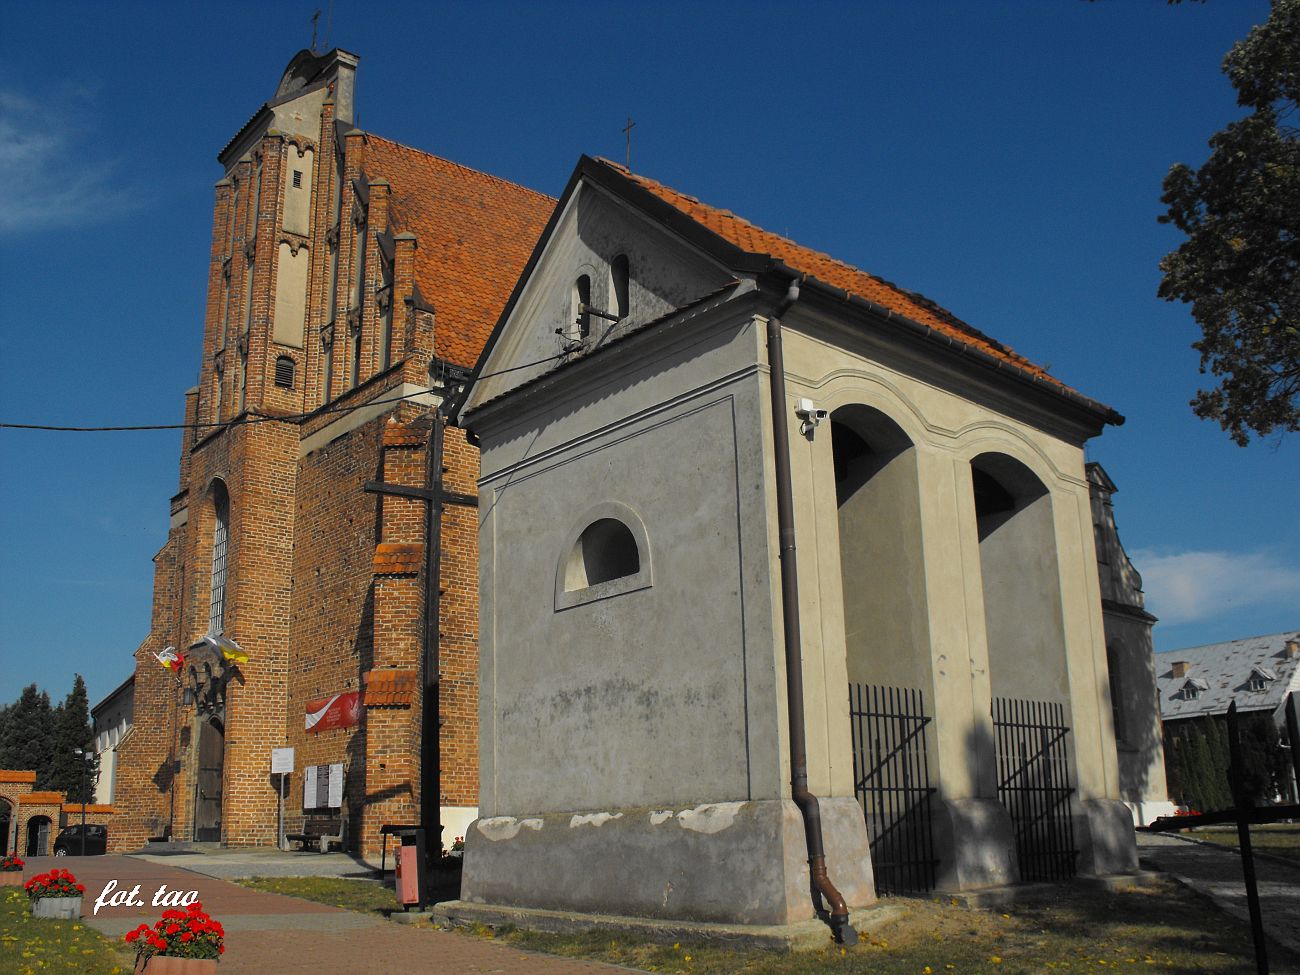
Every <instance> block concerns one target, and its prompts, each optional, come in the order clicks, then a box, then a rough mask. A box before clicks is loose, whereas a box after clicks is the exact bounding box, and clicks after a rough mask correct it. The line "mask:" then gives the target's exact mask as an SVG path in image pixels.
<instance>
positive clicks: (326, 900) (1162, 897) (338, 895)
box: [246, 877, 1300, 975]
mask: <svg viewBox="0 0 1300 975" xmlns="http://www.w3.org/2000/svg"><path fill="white" fill-rule="evenodd" d="M246 883H248V885H249V886H255V887H257V888H258V889H260V890H273V891H275V892H276V893H282V894H291V895H293V896H297V897H305V898H306V899H308V900H314V901H319V902H320V903H323V904H333V905H337V906H341V907H348V908H350V909H353V910H361V911H374V910H380V911H388V910H391V909H392V905H393V901H392V897H393V893H392V890H391V889H389V888H386V887H382V888H381V887H380V886H379V885H378V884H373V883H371V884H367V883H364V882H359V881H355V880H345V879H327V878H296V877H286V878H275V879H261V880H256V881H251V882H249V881H246ZM892 903H894V904H902V905H905V906H906V909H907V912H906V915H905V916H904V917H903V918H901V919H900V920H898V921H895V922H893V923H891V924H889V925H887V926H886V927H884V928H882V929H881V930H880V931H878V932H877V933H875V934H874V935H870V936H867V937H864V938H863V941H862V943H861V944H859V945H857V946H856V947H853V948H840V947H839V946H835V945H828V946H827V947H826V948H824V949H821V950H818V951H811V952H794V953H788V954H781V953H776V952H771V951H762V950H737V949H735V948H723V947H715V946H711V945H707V944H696V943H689V944H688V943H679V944H676V945H660V944H653V943H650V942H646V941H643V940H640V939H638V938H637V937H636V936H634V935H626V936H617V935H611V934H608V933H606V934H591V935H579V936H575V935H545V934H533V933H529V932H525V931H517V930H510V929H506V930H502V931H492V930H490V929H487V928H479V929H477V930H476V931H474V932H470V933H472V934H477V935H478V936H480V937H487V938H493V939H495V940H498V941H504V942H506V943H507V944H510V945H513V946H515V947H518V948H521V949H528V950H533V951H540V952H546V953H548V954H553V955H563V956H567V957H572V958H584V959H590V960H593V961H604V962H609V963H611V964H615V965H622V966H625V967H628V968H635V969H641V970H642V971H648V972H664V973H674V975H676V973H681V975H724V973H726V975H732V973H742V975H857V973H861V975H867V973H876V975H1010V973H1018V975H1043V973H1056V972H1067V973H1081V972H1090V973H1105V972H1113V971H1122V972H1135V973H1136V972H1144V973H1162V975H1171V973H1178V975H1251V973H1253V972H1254V961H1253V958H1254V956H1253V953H1252V949H1251V946H1250V941H1249V936H1248V934H1247V933H1246V932H1245V931H1244V930H1243V926H1242V925H1240V924H1237V923H1236V922H1230V921H1228V920H1227V919H1226V918H1225V917H1224V916H1223V915H1221V914H1219V913H1218V912H1217V911H1216V910H1215V909H1214V908H1213V907H1211V906H1210V905H1209V904H1208V903H1207V902H1205V901H1202V900H1200V899H1198V898H1196V897H1194V896H1193V895H1191V894H1189V893H1187V892H1186V891H1184V890H1183V889H1182V888H1180V887H1178V886H1176V885H1175V884H1172V883H1158V884H1154V885H1152V886H1150V887H1147V888H1144V889H1142V890H1136V891H1125V892H1121V893H1102V892H1098V891H1093V890H1086V889H1083V888H1081V887H1078V886H1065V887H1060V888H1057V889H1055V890H1054V892H1053V895H1052V896H1050V897H1048V898H1044V899H1041V900H1040V901H1039V902H1037V903H1032V904H1022V905H1019V906H1017V907H1015V908H1013V909H1011V910H1007V911H983V910H972V909H968V908H963V907H957V906H955V905H953V904H949V903H941V902H938V901H929V900H922V899H898V900H894V901H892ZM1279 954H1280V953H1279V952H1278V951H1274V952H1273V953H1272V957H1271V958H1270V960H1271V961H1272V963H1273V965H1272V967H1273V972H1274V975H1284V973H1291V975H1300V964H1297V961H1298V960H1297V959H1294V958H1285V957H1277V956H1278V955H1279Z"/></svg>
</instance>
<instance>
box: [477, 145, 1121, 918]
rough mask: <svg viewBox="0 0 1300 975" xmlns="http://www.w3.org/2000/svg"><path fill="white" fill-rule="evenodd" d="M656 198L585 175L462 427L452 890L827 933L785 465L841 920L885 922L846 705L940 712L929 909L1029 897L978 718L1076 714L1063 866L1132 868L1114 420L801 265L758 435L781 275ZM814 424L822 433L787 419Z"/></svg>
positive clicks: (546, 238)
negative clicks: (457, 883)
mask: <svg viewBox="0 0 1300 975" xmlns="http://www.w3.org/2000/svg"><path fill="white" fill-rule="evenodd" d="M665 199H668V200H669V203H670V204H671V202H672V198H669V197H667V195H666V194H662V195H659V196H656V195H655V194H653V193H647V192H645V190H644V187H643V186H642V185H639V184H637V183H636V182H635V178H633V177H631V176H630V175H629V174H627V173H626V172H625V171H623V170H621V169H620V168H619V167H615V166H613V165H611V164H608V163H605V162H603V161H597V160H588V159H584V160H583V161H582V162H581V163H580V165H579V167H578V170H577V171H576V172H575V174H574V177H573V179H572V180H571V182H570V184H569V187H568V189H567V190H566V192H565V194H564V196H563V197H562V199H561V201H560V204H559V206H558V208H557V211H556V214H555V216H554V217H553V219H552V222H551V225H550V226H549V227H548V229H547V231H546V232H545V233H544V234H543V236H542V239H541V241H540V242H539V244H538V248H537V250H536V251H535V253H534V257H533V260H532V262H531V263H530V265H529V267H528V268H527V269H526V271H525V274H524V277H523V278H522V279H521V281H520V283H519V285H518V286H517V288H516V291H515V294H514V296H513V297H512V299H511V302H510V304H509V305H508V306H507V309H506V312H505V314H504V315H503V317H502V320H501V322H500V324H499V325H498V328H497V331H496V332H495V333H494V335H493V337H492V339H491V340H490V341H489V343H488V346H487V348H486V350H485V352H484V354H483V357H482V358H481V359H480V361H479V365H478V367H477V369H476V372H475V379H474V382H473V384H472V387H471V389H470V390H469V392H468V395H467V397H466V398H465V400H464V401H463V403H462V406H461V410H460V420H461V422H462V424H463V425H465V426H467V427H468V428H469V429H470V430H471V431H472V432H473V433H474V435H475V436H476V437H477V438H478V439H479V441H480V443H481V449H482V461H481V463H482V467H481V480H480V509H479V510H480V518H481V530H480V593H481V595H480V598H481V606H480V621H481V622H480V660H481V664H480V676H481V684H480V702H481V703H480V769H481V789H480V815H481V817H482V818H481V819H480V820H479V821H478V822H477V823H476V824H474V826H472V827H471V828H470V830H469V832H468V833H467V835H466V855H465V865H464V880H463V887H462V897H463V898H464V899H465V900H468V901H472V902H479V903H489V904H501V905H514V906H527V907H538V908H556V909H567V910H579V911H593V912H594V911H600V912H603V913H624V914H630V915H640V916H650V917H666V918H682V919H691V920H717V921H739V922H745V923H767V924H773V923H775V924H781V923H790V922H795V921H799V920H802V919H805V918H808V917H811V916H813V910H814V908H813V900H812V898H810V896H809V880H808V877H809V874H808V865H807V855H808V854H807V847H806V845H805V836H804V831H803V826H802V823H801V820H800V816H799V813H798V810H797V809H796V807H795V805H794V803H793V801H792V800H791V795H792V793H791V784H790V756H789V750H788V745H789V737H788V736H789V725H788V721H789V716H788V714H787V706H786V693H785V670H784V667H785V664H784V653H785V648H784V643H783V638H782V610H781V606H782V603H781V589H780V571H779V566H780V557H781V546H780V544H779V539H778V536H777V522H776V509H777V489H778V486H777V483H776V479H775V476H774V473H773V456H774V452H775V451H778V450H780V451H787V452H788V453H789V455H790V458H791V464H792V470H793V484H792V498H793V502H794V516H795V525H796V531H797V549H796V556H795V557H796V558H797V566H798V573H799V580H800V585H799V592H798V600H799V609H800V615H801V620H802V625H801V639H802V649H803V680H804V685H805V695H804V705H805V709H806V714H807V720H806V731H807V748H808V773H809V784H810V787H811V789H812V791H813V792H814V793H815V794H816V795H817V796H819V797H821V798H820V805H821V810H822V819H823V822H824V834H825V840H826V847H827V860H828V864H829V870H830V876H831V879H832V881H833V882H834V883H835V884H836V885H837V886H838V887H839V889H840V890H841V892H842V893H843V894H844V895H845V898H846V900H847V901H848V903H849V904H850V906H860V905H864V904H868V903H870V902H871V901H872V900H873V899H874V892H873V875H872V865H871V858H870V852H869V842H868V836H867V831H866V825H865V822H864V819H863V815H862V811H861V809H860V807H859V806H858V803H857V800H856V799H855V792H854V784H855V783H854V759H853V744H852V740H851V734H850V716H849V702H848V693H847V691H848V684H849V682H850V680H852V681H858V682H870V683H874V684H890V685H897V686H906V687H913V688H920V689H922V690H923V691H924V693H925V696H926V699H927V702H928V707H929V708H930V713H931V714H933V715H935V716H936V720H935V727H934V733H933V735H932V737H931V740H930V744H929V750H930V767H931V774H932V781H933V782H934V783H935V784H936V785H937V787H938V797H937V801H936V806H937V811H936V830H935V832H936V842H937V845H938V848H939V858H940V866H939V878H938V879H939V886H940V887H943V888H946V889H962V888H972V887H980V886H987V885H990V884H998V883H1006V882H1012V881H1014V880H1016V879H1017V878H1018V873H1017V863H1016V854H1015V845H1014V842H1013V837H1012V824H1011V820H1010V817H1009V815H1008V813H1007V811H1006V809H1005V808H1004V807H1003V805H1002V804H1001V803H1000V802H999V800H998V792H997V771H996V762H995V755H994V735H993V729H992V719H991V716H990V707H991V701H992V698H993V697H994V696H995V695H1002V696H1017V697H1026V698H1033V699H1036V700H1038V699H1041V700H1050V701H1053V702H1057V703H1061V704H1063V705H1064V706H1065V708H1066V711H1067V714H1068V720H1069V722H1070V724H1071V727H1072V732H1071V734H1070V736H1069V743H1068V748H1069V757H1070V762H1071V769H1072V775H1073V785H1074V786H1075V793H1074V796H1073V798H1072V800H1071V802H1072V805H1073V812H1074V822H1075V833H1076V836H1077V837H1078V840H1079V867H1080V870H1081V871H1082V872H1083V873H1088V874H1107V873H1115V872H1121V871H1125V870H1129V869H1132V868H1134V867H1135V854H1134V848H1133V841H1132V834H1131V825H1130V824H1131V820H1130V817H1129V813H1128V811H1127V809H1126V808H1125V807H1124V806H1123V805H1122V804H1121V803H1120V801H1119V799H1120V789H1119V770H1118V767H1117V762H1116V752H1115V743H1114V737H1113V730H1112V728H1111V724H1110V720H1109V707H1108V697H1107V676H1106V656H1105V642H1104V634H1103V626H1102V620H1101V612H1100V594H1099V589H1098V578H1097V569H1096V554H1095V550H1094V546H1093V534H1092V530H1091V514H1090V506H1089V493H1088V483H1087V480H1086V478H1085V475H1084V464H1083V453H1082V445H1083V443H1084V441H1085V440H1086V439H1088V438H1089V437H1091V436H1095V435H1096V434H1097V433H1099V432H1100V429H1101V427H1102V425H1103V424H1104V423H1105V422H1116V421H1118V420H1119V419H1120V418H1118V416H1117V415H1116V414H1114V413H1113V411H1109V410H1107V409H1106V408H1104V407H1102V406H1100V404H1096V403H1094V402H1092V401H1090V400H1087V399H1086V398H1084V397H1082V396H1079V395H1078V394H1075V393H1073V392H1072V391H1069V390H1067V389H1066V388H1065V387H1062V386H1060V385H1059V384H1056V383H1055V382H1054V381H1050V380H1044V379H1043V378H1042V377H1041V376H1029V375H1027V374H1023V370H1019V367H1016V368H1008V369H1003V368H1001V367H997V366H996V365H995V364H993V363H991V362H989V361H986V360H987V359H990V358H994V357H995V356H992V355H989V354H986V353H981V355H983V356H984V357H983V358H979V357H978V356H973V355H972V354H971V350H969V349H962V348H960V345H961V343H960V342H957V343H954V342H953V341H951V339H950V338H949V339H948V340H947V341H944V339H943V337H942V336H939V335H936V334H933V333H934V331H935V330H933V329H931V330H930V331H929V332H927V331H925V329H924V328H923V327H922V326H917V325H916V324H915V323H914V322H907V323H903V322H901V321H899V320H889V319H888V317H887V316H884V315H883V314H882V310H881V309H880V307H879V306H873V305H871V303H869V302H854V301H851V300H846V299H847V296H846V295H845V294H844V293H843V292H842V291H837V289H836V288H835V287H834V285H833V283H830V284H827V283H826V282H822V281H820V280H819V279H818V278H817V277H816V273H817V272H816V271H814V272H812V273H805V274H803V275H802V282H803V287H802V292H801V296H800V298H799V300H798V301H797V302H796V303H795V304H794V305H793V306H792V307H791V308H790V309H789V310H788V311H787V312H786V313H785V315H784V316H783V317H782V319H781V336H782V341H783V343H784V349H785V381H786V384H787V393H788V396H787V399H788V402H787V404H786V405H787V408H788V409H789V410H790V413H789V416H790V421H791V422H790V436H789V441H788V442H786V443H779V444H778V443H776V442H775V441H774V435H773V423H772V408H771V398H770V396H771V389H770V386H769V384H770V382H771V380H772V377H771V374H770V368H769V362H768V350H767V345H766V341H765V332H766V327H767V323H768V320H769V318H770V317H771V316H772V315H773V314H774V312H775V310H776V308H777V307H778V305H779V303H780V299H781V296H782V294H783V293H784V291H785V288H786V284H787V283H788V281H789V280H790V278H792V277H797V276H799V271H800V269H799V268H798V267H797V266H794V267H793V268H792V267H791V266H790V265H789V264H788V263H785V262H782V261H778V260H775V259H774V258H772V257H771V256H770V255H768V254H766V253H757V252H755V251H753V250H752V249H751V250H749V251H747V250H745V249H744V248H743V247H741V246H739V245H737V244H735V243H734V242H733V241H732V240H728V239H727V238H726V237H725V235H724V234H720V233H719V232H718V231H717V230H716V229H709V228H706V227H705V226H703V224H702V223H701V221H700V220H699V219H697V218H696V216H695V215H693V214H692V213H691V212H689V211H688V210H687V209H684V208H683V206H672V205H665V203H664V200H665ZM726 216H728V217H729V216H730V215H726ZM732 219H734V218H732ZM745 226H748V225H745ZM785 243H788V242H785ZM791 246H792V247H793V246H794V245H791ZM800 253H802V252H800ZM808 253H810V252H808ZM620 261H623V262H625V263H623V264H622V266H624V267H627V268H629V269H630V270H629V273H628V281H627V282H626V284H624V283H623V282H621V281H620V279H619V272H618V270H617V269H618V267H619V266H620ZM850 270H852V269H850ZM855 273H858V274H860V273H861V272H855ZM577 295H586V296H587V299H586V301H579V300H576V297H575V296H577ZM592 309H594V310H595V311H596V314H591V311H592ZM606 314H608V317H604V316H605V315H606ZM967 328H968V327H967ZM972 332H973V330H972ZM974 334H976V335H978V333H974ZM981 338H982V337H981ZM998 348H1000V347H998ZM1004 365H1005V364H1004ZM1018 370H1019V371H1018ZM805 399H807V400H811V401H813V404H814V406H815V408H820V409H823V410H825V411H826V416H825V417H824V418H818V417H817V416H815V415H813V416H809V415H807V414H806V412H798V411H800V410H802V409H803V407H804V405H805V404H802V403H801V401H802V400H805ZM805 418H807V420H808V422H806V423H803V422H801V421H802V420H804V419H805ZM814 421H817V422H814ZM986 482H987V483H992V484H995V485H997V487H998V490H1000V491H1001V494H998V495H997V497H998V498H999V499H1001V502H1002V505H1001V507H999V506H998V505H997V504H990V503H989V502H988V501H987V498H985V497H984V496H983V495H981V494H980V492H981V490H983V488H984V485H985V484H986ZM987 493H988V492H987V491H986V492H985V494H986V495H987ZM995 493H996V492H995ZM981 498H983V500H981ZM620 525H621V526H622V527H621V528H620V527H619V526H620ZM593 579H594V580H595V581H594V582H593V581H592V580H593Z"/></svg>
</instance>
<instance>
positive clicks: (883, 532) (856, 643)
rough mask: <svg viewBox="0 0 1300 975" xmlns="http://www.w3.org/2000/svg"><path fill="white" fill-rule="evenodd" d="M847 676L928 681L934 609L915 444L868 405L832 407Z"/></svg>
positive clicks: (901, 683) (894, 682)
mask: <svg viewBox="0 0 1300 975" xmlns="http://www.w3.org/2000/svg"><path fill="white" fill-rule="evenodd" d="M831 450H832V454H833V456H834V464H835V498H836V502H837V506H838V515H839V547H840V579H841V582H842V584H843V588H844V642H845V651H846V653H847V657H848V661H847V662H848V672H849V680H850V681H851V682H853V683H860V684H885V685H889V686H895V687H922V686H925V684H927V683H928V680H927V676H926V675H927V674H928V673H929V654H930V650H929V644H930V636H929V614H928V610H927V605H926V596H925V569H924V564H923V560H922V548H921V503H920V486H919V483H918V478H917V466H916V450H915V449H914V447H913V444H912V441H911V440H910V439H909V438H908V436H907V434H906V433H904V432H903V430H902V428H901V427H899V425H898V424H897V423H895V422H894V421H893V420H892V419H890V418H889V417H888V416H886V415H885V414H884V413H882V412H880V411H879V410H876V409H873V408H872V407H869V406H863V405H858V404H855V405H851V406H844V407H841V408H839V409H837V410H835V412H834V413H832V414H831Z"/></svg>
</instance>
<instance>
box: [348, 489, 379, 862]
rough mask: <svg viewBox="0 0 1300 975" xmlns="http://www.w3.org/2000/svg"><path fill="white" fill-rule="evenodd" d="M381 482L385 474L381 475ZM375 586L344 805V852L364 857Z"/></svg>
mask: <svg viewBox="0 0 1300 975" xmlns="http://www.w3.org/2000/svg"><path fill="white" fill-rule="evenodd" d="M380 479H381V480H382V473H381V474H380ZM381 506H382V502H381V501H380V499H379V496H378V495H376V496H375V538H376V539H378V538H380V537H381V536H380V527H379V526H380V522H379V513H380V511H381ZM374 634H375V584H374V581H373V580H372V581H371V583H370V585H369V586H368V587H367V588H366V598H365V600H364V602H362V604H361V618H360V619H359V620H358V621H357V631H356V636H355V637H354V638H353V644H352V645H353V648H354V650H355V652H356V655H357V685H356V686H357V690H358V691H359V692H360V693H361V697H362V701H361V721H360V723H359V724H358V725H357V729H356V731H355V732H354V733H353V735H352V737H351V738H350V739H349V740H348V746H347V769H348V778H347V781H346V782H345V783H344V791H345V797H344V802H345V803H346V805H347V810H346V812H347V819H348V837H347V842H346V843H345V844H344V849H345V850H347V851H349V852H352V853H355V854H357V855H358V856H364V855H365V844H364V843H363V842H362V836H361V827H362V825H363V823H364V820H363V818H362V816H363V814H364V813H365V808H366V805H367V804H368V803H369V801H370V799H369V797H368V796H367V795H366V792H367V789H368V787H369V776H368V774H367V773H368V772H369V768H368V766H367V764H366V747H367V740H368V739H367V736H368V735H369V734H370V722H369V720H368V719H369V714H370V712H369V711H368V710H367V709H366V706H365V680H366V674H367V673H368V672H369V671H370V670H371V668H373V667H374V665H375V641H374Z"/></svg>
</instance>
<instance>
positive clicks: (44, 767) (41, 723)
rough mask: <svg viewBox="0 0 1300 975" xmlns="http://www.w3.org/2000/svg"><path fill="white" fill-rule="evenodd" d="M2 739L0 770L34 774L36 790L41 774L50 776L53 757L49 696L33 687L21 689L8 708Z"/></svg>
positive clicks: (52, 717) (52, 726)
mask: <svg viewBox="0 0 1300 975" xmlns="http://www.w3.org/2000/svg"><path fill="white" fill-rule="evenodd" d="M8 712H9V713H8V717H7V719H6V720H5V722H4V728H3V731H4V737H3V739H2V740H0V768H8V769H19V770H23V771H26V770H29V769H30V770H32V771H35V772H36V787H37V788H38V789H40V788H44V786H43V785H42V784H41V781H42V780H41V774H42V772H44V773H45V774H46V775H48V774H49V768H50V760H51V758H52V757H53V755H54V733H55V732H54V709H53V708H51V707H50V696H49V695H48V694H46V693H45V692H44V691H42V690H40V689H39V688H38V687H37V686H36V685H35V684H29V685H28V686H27V687H24V688H23V693H22V695H21V696H20V697H19V698H18V700H17V701H16V702H15V703H14V704H13V705H11V706H10V707H9V708H8Z"/></svg>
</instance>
